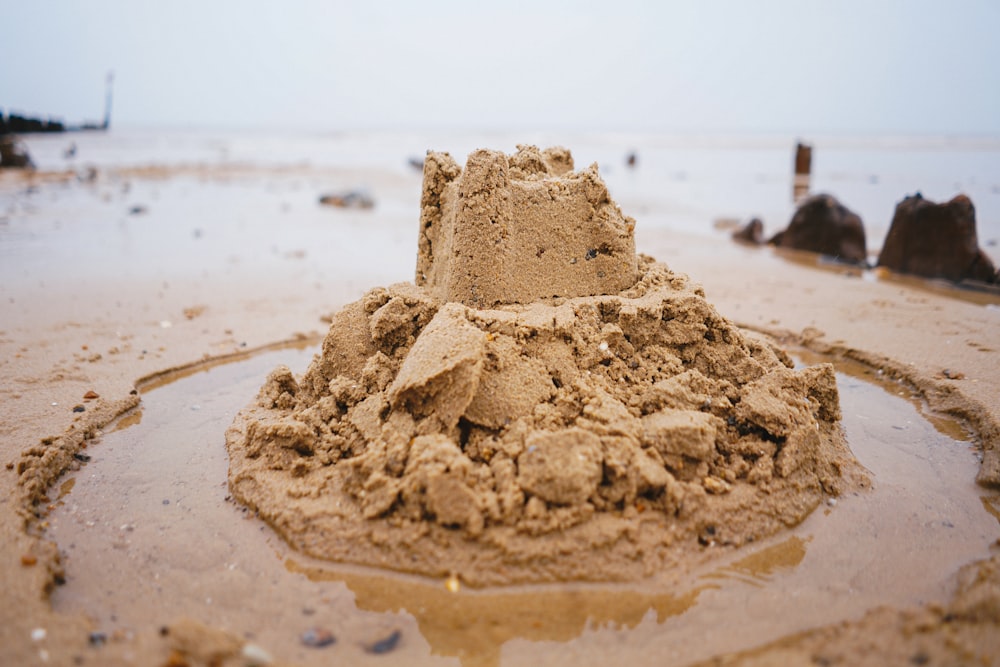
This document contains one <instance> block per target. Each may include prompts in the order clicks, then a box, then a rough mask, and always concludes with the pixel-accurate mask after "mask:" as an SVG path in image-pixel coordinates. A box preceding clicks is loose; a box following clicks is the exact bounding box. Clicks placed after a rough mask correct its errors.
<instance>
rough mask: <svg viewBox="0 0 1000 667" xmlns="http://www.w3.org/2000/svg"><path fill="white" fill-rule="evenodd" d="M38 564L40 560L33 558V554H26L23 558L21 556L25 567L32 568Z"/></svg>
mask: <svg viewBox="0 0 1000 667" xmlns="http://www.w3.org/2000/svg"><path fill="white" fill-rule="evenodd" d="M37 562H38V559H37V558H35V557H34V556H32V555H31V554H24V555H23V556H21V565H23V566H25V567H31V566H32V565H34V564H35V563H37Z"/></svg>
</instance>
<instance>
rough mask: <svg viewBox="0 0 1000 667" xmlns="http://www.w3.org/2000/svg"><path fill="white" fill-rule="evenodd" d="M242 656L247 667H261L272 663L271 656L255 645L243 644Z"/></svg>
mask: <svg viewBox="0 0 1000 667" xmlns="http://www.w3.org/2000/svg"><path fill="white" fill-rule="evenodd" d="M242 654H243V660H244V661H245V662H246V665H247V667H263V666H264V665H270V664H271V663H272V662H274V658H272V657H271V654H270V653H268V652H267V651H265V650H264V649H262V648H261V647H259V646H257V645H256V644H244V645H243V651H242Z"/></svg>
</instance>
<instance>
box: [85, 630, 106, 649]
mask: <svg viewBox="0 0 1000 667" xmlns="http://www.w3.org/2000/svg"><path fill="white" fill-rule="evenodd" d="M87 641H89V642H90V645H91V646H104V645H105V644H106V643H107V642H108V636H107V635H106V634H104V633H103V632H91V633H90V635H89V636H88V637H87Z"/></svg>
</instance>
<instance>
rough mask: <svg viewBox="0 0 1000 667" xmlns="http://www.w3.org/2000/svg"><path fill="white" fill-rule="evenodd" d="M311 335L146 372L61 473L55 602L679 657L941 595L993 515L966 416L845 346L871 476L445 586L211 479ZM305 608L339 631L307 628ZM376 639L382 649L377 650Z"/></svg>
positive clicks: (494, 652) (426, 646)
mask: <svg viewBox="0 0 1000 667" xmlns="http://www.w3.org/2000/svg"><path fill="white" fill-rule="evenodd" d="M313 352H314V350H313V349H301V348H300V349H281V350H276V351H271V352H266V353H262V354H259V355H256V356H250V357H249V358H245V359H242V360H239V361H234V362H232V363H225V364H218V363H215V364H206V365H205V366H204V367H197V368H195V369H192V370H191V371H189V372H186V373H184V374H181V375H177V376H167V377H164V378H162V379H161V380H159V381H158V382H157V383H156V386H155V389H151V388H150V387H147V388H146V391H145V392H144V395H143V402H142V405H141V407H140V408H139V410H138V411H136V412H134V413H132V414H129V415H126V416H124V417H123V418H122V419H121V420H119V421H118V422H117V424H115V425H112V426H109V427H108V429H106V431H107V433H106V435H105V436H104V437H103V439H102V440H101V442H99V443H97V444H95V445H93V446H92V447H91V448H90V449H88V454H89V455H90V456H91V457H92V460H91V461H90V462H89V463H88V464H86V465H85V466H84V467H83V468H82V469H81V470H80V471H78V472H75V473H72V474H71V475H69V476H67V477H66V478H65V479H64V480H63V481H62V482H61V483H60V484H59V485H58V487H57V488H58V491H57V493H58V500H57V501H56V505H57V507H56V508H55V510H54V511H53V512H52V513H51V515H50V516H49V536H50V537H51V538H52V539H54V540H55V541H56V543H57V544H58V546H59V548H60V550H61V551H62V553H63V554H64V556H65V558H66V563H65V567H66V583H65V585H63V586H60V587H58V588H57V589H56V590H55V592H54V593H53V605H54V607H55V609H56V610H57V611H60V612H65V613H83V614H86V615H88V616H89V617H90V618H92V619H93V622H94V628H95V630H96V631H99V632H102V633H106V634H107V635H108V636H109V637H110V638H111V641H120V640H123V639H126V638H127V637H128V636H129V635H130V633H133V632H155V631H156V629H157V628H160V627H161V626H164V625H167V624H169V623H170V622H172V621H174V620H176V619H178V618H179V617H182V616H186V617H191V618H195V619H198V620H200V621H203V622H206V623H209V624H211V625H213V626H216V627H221V628H224V629H227V630H229V631H231V632H234V633H236V634H238V635H241V636H243V637H246V638H248V639H252V641H254V642H255V643H257V644H259V645H260V646H263V647H265V648H266V649H267V650H268V651H269V652H271V653H272V654H273V655H274V656H276V657H278V658H281V659H283V660H287V661H291V662H296V663H300V664H317V665H318V664H329V663H330V662H332V661H341V662H346V663H347V664H359V663H364V662H366V661H372V662H378V663H380V664H385V663H389V662H399V663H404V662H405V663H406V664H432V663H433V664H439V663H448V664H455V662H456V659H458V661H460V662H461V664H463V665H496V664H546V665H552V664H606V663H607V662H609V661H612V662H616V663H623V662H626V661H628V662H630V663H634V664H647V663H650V664H651V663H654V662H655V663H657V664H684V663H688V662H691V661H695V660H699V659H705V658H708V657H710V656H712V655H716V654H719V653H723V652H729V651H735V650H739V649H744V648H749V647H752V646H757V645H760V644H762V643H766V642H768V641H770V640H773V639H776V638H779V637H782V636H785V635H788V634H790V633H794V632H797V631H800V630H804V629H807V628H811V627H815V626H818V625H823V624H828V623H833V622H837V621H841V620H844V619H851V618H858V617H860V616H861V615H862V614H863V613H864V612H865V611H866V610H868V609H871V608H873V607H876V606H878V605H882V604H889V605H897V606H911V605H916V604H921V603H926V602H928V601H932V600H940V599H944V598H945V597H946V596H947V595H948V593H949V590H950V588H949V586H950V581H951V577H952V575H953V574H954V573H955V571H956V570H957V569H958V568H959V567H960V566H962V565H964V564H965V563H968V562H971V561H973V560H976V559H979V558H982V557H984V556H985V555H986V554H987V553H988V552H989V548H990V545H991V544H992V543H993V542H994V541H995V540H996V538H997V536H998V534H1000V526H998V519H1000V498H998V496H997V495H996V494H995V493H991V492H987V491H985V490H984V489H982V488H980V487H977V486H976V485H975V483H974V481H973V480H974V477H975V474H976V471H977V466H978V461H977V455H976V453H975V451H974V449H973V448H972V446H971V445H970V444H969V443H968V442H964V441H962V440H961V438H962V437H963V429H962V427H961V426H960V425H958V424H956V423H955V422H953V421H951V420H948V419H943V418H941V417H939V416H934V415H926V416H923V415H922V414H921V411H918V407H919V406H920V402H919V400H918V399H916V398H915V397H913V396H911V395H910V394H909V392H908V391H906V390H905V388H903V387H901V386H898V385H896V384H894V383H892V382H887V381H881V382H880V381H879V378H878V377H877V374H876V373H875V372H873V371H871V370H870V369H867V368H866V367H863V366H860V365H857V364H855V365H853V366H851V365H843V364H842V365H840V366H839V367H838V371H839V372H838V375H837V381H838V386H839V389H840V396H841V404H842V408H843V413H844V419H843V424H844V427H845V430H846V432H847V436H848V442H849V444H850V446H851V448H852V450H853V451H854V453H855V454H856V456H857V457H858V458H859V459H860V461H861V462H862V463H863V464H864V465H865V466H866V467H867V468H868V469H869V470H871V471H872V473H873V477H874V485H875V488H874V490H873V491H871V492H868V493H864V494H861V495H855V496H849V497H844V498H840V499H839V500H838V501H837V502H836V503H835V504H830V505H827V506H825V507H821V508H819V509H818V510H816V511H815V512H813V513H812V515H810V516H809V518H807V519H806V520H805V521H804V522H803V523H802V524H800V525H799V526H797V527H796V528H794V529H792V530H789V531H786V532H784V533H781V534H779V535H777V536H775V537H774V538H771V539H767V540H761V541H759V542H758V543H756V544H750V545H748V546H746V547H744V548H742V549H739V550H736V551H735V552H726V553H724V554H722V555H721V557H720V558H715V559H712V560H711V562H709V563H707V564H703V565H702V566H699V567H695V568H693V569H691V570H689V571H685V572H683V573H677V572H662V573H661V574H660V575H658V576H656V577H654V578H653V579H651V580H647V581H643V582H641V583H639V584H631V585H629V584H563V585H545V586H516V587H510V588H504V589H487V590H471V589H469V588H467V587H462V588H460V590H458V591H457V592H454V591H453V590H450V589H449V587H448V586H447V585H446V582H444V581H438V580H429V579H426V578H421V577H414V576H407V575H400V574H395V573H387V572H383V571H378V570H374V569H367V568H361V567H355V566H343V565H336V564H331V563H326V562H322V561H318V560H315V559H311V558H308V557H305V556H303V555H301V554H299V553H296V552H294V551H292V550H291V549H289V548H288V547H287V546H286V545H285V544H284V542H283V541H282V540H281V539H280V538H279V537H278V536H276V535H275V534H274V533H273V532H272V531H271V529H270V528H269V527H267V526H266V525H265V524H264V523H263V522H262V521H260V520H259V519H257V518H256V517H255V516H254V515H253V514H252V513H251V512H248V511H246V510H245V509H243V508H241V507H239V506H237V505H236V504H235V503H233V502H232V501H229V500H227V497H228V490H227V484H226V472H227V456H226V450H225V444H224V440H223V433H224V431H225V430H226V428H227V427H228V426H229V424H230V423H231V421H232V419H233V417H234V415H235V414H236V413H237V411H239V410H240V409H241V408H242V407H243V406H244V405H245V404H246V403H247V402H248V401H249V400H250V399H251V398H252V397H253V396H254V394H255V393H256V392H257V390H258V389H259V387H260V385H261V382H262V380H263V378H264V377H265V376H266V375H267V373H268V372H269V371H270V370H271V369H272V368H274V367H275V366H277V365H278V364H287V365H288V366H289V367H291V368H292V369H293V371H295V372H296V373H300V372H302V371H303V370H304V369H305V367H306V366H307V365H308V363H309V361H310V359H311V358H312V354H313ZM808 361H809V362H813V361H817V359H813V358H809V359H808ZM865 375H868V376H870V377H868V378H865ZM706 549H708V550H711V549H712V547H707V548H706ZM452 588H453V587H452ZM315 628H320V629H324V630H328V631H329V632H331V633H333V635H334V636H335V637H336V639H337V641H336V643H334V644H333V645H330V646H327V647H324V648H312V647H308V646H305V645H303V643H302V641H301V637H302V635H303V633H304V632H307V631H309V630H310V629H315ZM379 641H382V642H383V643H382V644H381V645H379V648H382V649H389V650H387V651H384V652H382V653H381V654H379V653H373V652H372V647H373V645H374V644H375V643H377V642H379ZM94 650H95V651H98V650H100V649H99V648H95V649H94Z"/></svg>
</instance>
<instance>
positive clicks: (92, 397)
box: [83, 389, 101, 401]
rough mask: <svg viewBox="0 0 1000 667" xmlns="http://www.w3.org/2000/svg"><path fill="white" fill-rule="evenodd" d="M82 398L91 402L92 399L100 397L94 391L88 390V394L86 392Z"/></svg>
mask: <svg viewBox="0 0 1000 667" xmlns="http://www.w3.org/2000/svg"><path fill="white" fill-rule="evenodd" d="M83 397H84V398H85V399H86V400H88V401H89V400H91V399H94V398H100V397H101V395H100V394H98V393H97V392H96V391H94V390H93V389H91V390H90V391H88V392H87V393H86V394H84V395H83Z"/></svg>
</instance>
